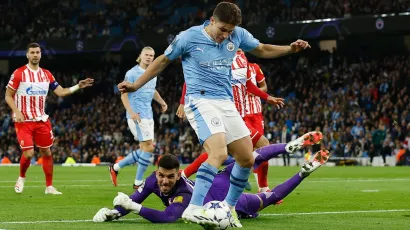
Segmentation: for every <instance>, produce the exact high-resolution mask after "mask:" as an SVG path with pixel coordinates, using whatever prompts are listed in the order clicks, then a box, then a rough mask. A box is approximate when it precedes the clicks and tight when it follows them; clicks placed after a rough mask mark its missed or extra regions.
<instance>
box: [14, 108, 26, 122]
mask: <svg viewBox="0 0 410 230" xmlns="http://www.w3.org/2000/svg"><path fill="white" fill-rule="evenodd" d="M15 114H16V117H14V122H23V121H24V116H23V114H22V113H21V112H20V111H17V112H15Z"/></svg>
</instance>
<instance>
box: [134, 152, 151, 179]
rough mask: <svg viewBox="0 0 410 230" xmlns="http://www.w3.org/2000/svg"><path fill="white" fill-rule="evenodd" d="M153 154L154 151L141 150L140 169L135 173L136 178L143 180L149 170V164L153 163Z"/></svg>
mask: <svg viewBox="0 0 410 230" xmlns="http://www.w3.org/2000/svg"><path fill="white" fill-rule="evenodd" d="M151 156H152V153H149V152H144V151H142V150H141V154H140V158H139V159H138V169H137V175H135V180H142V178H143V177H144V173H145V171H147V168H148V165H149V164H151V162H150V161H149V159H150V158H151Z"/></svg>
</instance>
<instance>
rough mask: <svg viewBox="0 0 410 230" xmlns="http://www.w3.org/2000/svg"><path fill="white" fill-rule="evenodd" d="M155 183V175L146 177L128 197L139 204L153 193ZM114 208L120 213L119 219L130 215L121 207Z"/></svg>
mask: <svg viewBox="0 0 410 230" xmlns="http://www.w3.org/2000/svg"><path fill="white" fill-rule="evenodd" d="M155 183H156V181H155V175H154V176H153V175H151V176H149V177H147V180H146V181H145V182H144V183H143V184H142V185H141V186H140V187H139V188H138V189H137V190H136V191H135V192H134V193H133V194H132V195H131V196H130V198H131V200H132V201H134V202H135V203H138V204H141V203H142V202H143V201H144V200H145V199H146V198H147V197H148V196H149V195H150V194H151V193H152V192H153V191H154V185H155ZM114 208H115V209H117V210H118V211H119V212H120V214H121V217H122V216H125V215H127V214H128V213H130V211H128V210H126V209H124V208H123V207H121V206H115V207H114Z"/></svg>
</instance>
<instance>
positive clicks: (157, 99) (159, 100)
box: [154, 90, 168, 113]
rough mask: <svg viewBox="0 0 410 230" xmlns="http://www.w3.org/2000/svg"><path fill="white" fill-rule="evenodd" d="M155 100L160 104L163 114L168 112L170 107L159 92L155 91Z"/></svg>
mask: <svg viewBox="0 0 410 230" xmlns="http://www.w3.org/2000/svg"><path fill="white" fill-rule="evenodd" d="M154 100H155V101H156V102H158V104H160V105H161V112H163V113H164V112H165V111H167V109H168V105H167V103H166V102H165V101H164V99H162V97H161V95H160V94H159V93H158V91H157V90H155V92H154Z"/></svg>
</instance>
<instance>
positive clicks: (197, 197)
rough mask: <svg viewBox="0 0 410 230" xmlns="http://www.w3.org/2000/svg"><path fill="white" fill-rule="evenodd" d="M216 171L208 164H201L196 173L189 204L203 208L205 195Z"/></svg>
mask: <svg viewBox="0 0 410 230" xmlns="http://www.w3.org/2000/svg"><path fill="white" fill-rule="evenodd" d="M217 173H218V169H217V168H215V167H214V166H212V165H210V164H208V163H202V165H201V167H199V169H198V172H197V173H196V179H195V186H194V192H193V194H192V197H191V202H190V204H193V205H197V206H203V205H204V200H205V196H206V194H208V191H209V188H211V185H212V181H213V180H214V178H215V176H216V174H217Z"/></svg>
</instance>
